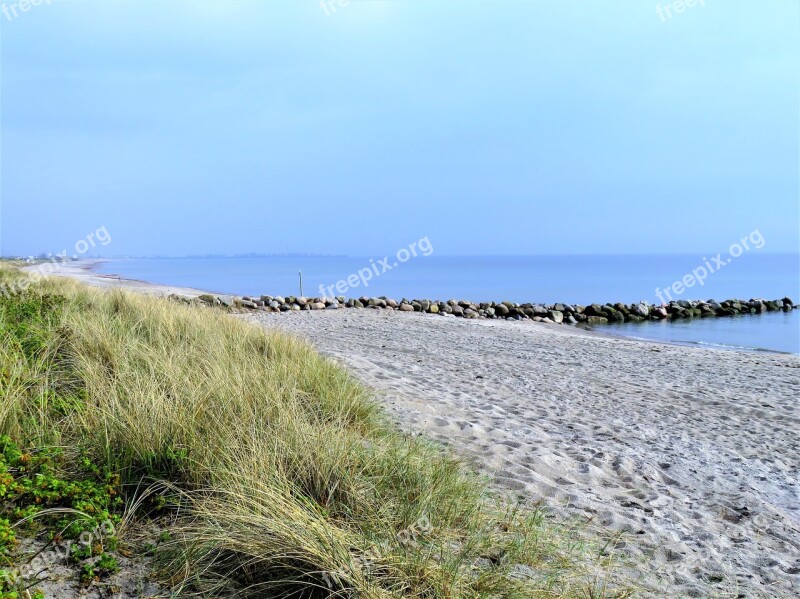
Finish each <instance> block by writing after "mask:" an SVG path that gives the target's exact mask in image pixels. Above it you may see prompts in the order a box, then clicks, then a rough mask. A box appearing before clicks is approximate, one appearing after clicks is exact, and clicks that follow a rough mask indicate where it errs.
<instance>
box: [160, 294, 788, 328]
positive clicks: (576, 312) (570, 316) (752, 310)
mask: <svg viewBox="0 0 800 599" xmlns="http://www.w3.org/2000/svg"><path fill="white" fill-rule="evenodd" d="M171 297H173V298H174V299H180V300H182V301H185V302H199V303H202V304H205V305H209V306H223V307H228V308H233V309H242V310H246V311H249V310H256V311H263V312H291V311H303V310H340V309H357V310H358V309H361V310H364V309H372V310H397V311H399V312H422V313H426V314H436V315H450V316H456V317H461V318H489V319H496V318H503V319H506V320H533V321H537V322H552V323H557V324H562V323H569V324H578V323H587V324H604V323H609V322H643V321H646V320H677V319H684V318H708V317H721V316H734V315H736V314H762V313H764V312H779V311H784V312H789V311H790V310H793V309H794V308H797V307H798V306H795V305H794V303H793V302H792V300H791V299H789V298H788V297H784V298H783V299H776V300H766V299H749V300H740V299H729V300H725V301H721V302H718V301H716V300H707V301H701V300H677V301H672V302H670V303H669V304H661V305H659V304H648V303H647V302H640V303H636V304H623V303H616V304H590V305H588V306H584V305H580V304H561V303H556V304H549V305H546V304H538V303H523V304H520V303H515V302H508V301H506V302H482V303H474V302H469V301H465V300H454V299H451V300H448V301H434V300H428V299H413V300H410V299H402V300H400V301H396V300H393V299H391V298H386V297H360V298H358V299H355V298H349V299H348V298H345V297H336V298H319V297H317V298H307V297H294V296H289V297H283V296H272V295H262V296H260V297H250V296H244V297H236V296H230V295H210V294H205V295H201V296H199V297H197V298H186V297H181V296H171Z"/></svg>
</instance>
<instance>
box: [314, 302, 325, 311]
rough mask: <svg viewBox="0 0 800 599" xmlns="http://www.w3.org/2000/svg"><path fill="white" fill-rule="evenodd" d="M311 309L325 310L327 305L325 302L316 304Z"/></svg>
mask: <svg viewBox="0 0 800 599" xmlns="http://www.w3.org/2000/svg"><path fill="white" fill-rule="evenodd" d="M311 309H312V310H324V309H325V304H324V303H323V302H314V303H313V304H311Z"/></svg>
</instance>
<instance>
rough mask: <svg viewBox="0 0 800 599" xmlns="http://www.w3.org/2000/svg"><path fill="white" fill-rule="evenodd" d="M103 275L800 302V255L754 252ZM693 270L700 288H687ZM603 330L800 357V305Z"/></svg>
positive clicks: (413, 260) (281, 288)
mask: <svg viewBox="0 0 800 599" xmlns="http://www.w3.org/2000/svg"><path fill="white" fill-rule="evenodd" d="M701 269H702V270H701ZM98 271H99V272H101V273H107V274H116V275H119V276H121V277H123V278H128V279H137V280H142V281H149V282H152V283H160V284H165V285H174V286H181V287H193V288H196V289H204V290H208V291H212V292H215V293H231V294H238V295H250V296H258V295H299V294H301V292H302V294H303V295H306V296H309V297H318V296H323V295H327V296H330V295H344V296H347V297H360V296H386V297H391V298H394V299H397V300H400V299H402V298H409V299H415V298H416V299H422V298H425V299H431V300H448V299H466V300H470V301H473V302H481V301H506V300H508V301H513V302H520V303H524V302H532V303H547V304H552V303H556V302H562V303H579V304H584V305H586V304H591V303H601V304H602V303H606V302H611V303H616V302H624V303H632V302H639V301H645V302H647V303H651V304H652V303H657V304H660V303H662V301H668V300H669V299H676V300H678V299H689V300H691V299H703V300H708V299H716V300H718V301H722V300H725V299H731V298H736V299H744V300H747V299H750V298H764V299H780V298H784V297H789V298H791V299H792V300H793V301H795V302H800V253H798V254H780V253H757V252H753V253H744V254H742V255H740V256H738V257H736V258H728V259H727V261H723V262H722V263H717V264H715V263H714V262H713V260H709V259H708V258H707V256H702V255H694V254H677V255H663V254H660V255H638V256H632V255H591V256H578V255H569V256H554V255H548V256H438V255H428V256H426V255H423V254H422V253H419V252H417V255H416V256H413V255H408V254H401V255H400V256H399V257H398V256H392V257H391V258H390V259H385V258H383V257H368V256H367V257H358V256H246V257H189V258H135V259H113V260H108V261H105V262H102V263H101V264H100V265H99V267H98ZM703 271H705V275H704V273H703ZM693 273H694V274H693ZM689 275H691V278H689V279H688V283H690V284H691V285H689V286H686V285H685V284H684V283H685V282H687V281H686V279H687V277H689ZM301 279H302V290H301ZM701 279H702V280H701ZM676 283H678V285H676ZM676 290H677V291H679V292H680V293H676ZM331 291H332V292H333V293H331ZM595 328H596V329H598V330H600V331H601V332H605V333H609V334H613V335H622V336H627V337H636V338H641V339H650V340H657V341H663V342H669V343H678V344H689V345H703V346H708V347H715V348H720V349H729V350H748V351H773V352H786V353H800V309H798V310H793V311H791V312H788V313H767V314H760V315H742V316H738V317H727V318H706V319H694V320H692V321H675V322H645V323H625V324H609V325H601V326H599V327H595Z"/></svg>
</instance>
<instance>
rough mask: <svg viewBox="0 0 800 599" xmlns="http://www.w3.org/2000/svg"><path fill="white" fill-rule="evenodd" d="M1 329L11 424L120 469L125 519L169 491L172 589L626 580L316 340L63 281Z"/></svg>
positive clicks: (37, 290) (616, 591)
mask: <svg viewBox="0 0 800 599" xmlns="http://www.w3.org/2000/svg"><path fill="white" fill-rule="evenodd" d="M21 276H24V275H22V274H21V273H19V272H18V271H16V270H14V269H12V268H9V267H0V283H8V282H11V281H13V280H16V279H18V278H19V277H21ZM0 336H1V337H2V343H1V344H0V395H1V396H2V401H0V435H8V436H9V437H10V438H11V439H13V440H14V442H15V443H17V444H19V445H20V446H24V447H31V448H44V447H55V446H57V447H60V448H62V450H63V451H64V453H65V454H67V455H70V454H72V455H81V456H88V459H89V460H91V461H92V462H93V463H95V464H97V465H98V467H101V468H102V471H103V472H109V473H115V475H118V476H119V477H120V480H121V485H122V488H123V489H124V490H125V491H124V493H123V496H124V498H125V502H126V504H127V507H126V508H125V512H126V517H127V514H130V513H131V512H136V511H137V509H136V508H139V507H141V506H144V505H153V502H152V501H145V500H143V498H142V495H141V490H142V489H146V488H149V489H150V490H149V491H148V492H149V493H151V494H156V495H158V496H159V498H160V499H161V503H160V504H159V505H160V506H161V508H160V509H161V513H162V514H164V513H166V514H169V517H168V521H169V523H170V524H169V535H168V537H169V538H168V540H167V541H165V542H164V543H163V544H161V545H160V547H159V551H158V553H157V567H156V573H157V574H158V575H159V576H160V579H161V580H162V581H163V582H164V583H165V584H166V585H168V587H169V589H170V591H171V592H172V593H173V594H175V595H176V596H201V597H309V598H311V597H367V598H372V597H375V598H383V597H386V598H389V597H418V598H423V597H425V598H429V597H430V598H433V597H437V598H438V597H441V598H454V597H510V598H513V597H519V598H523V597H604V596H625V595H626V594H627V591H626V590H624V589H620V588H619V587H618V586H617V585H615V584H614V580H615V576H616V575H615V571H614V568H613V565H614V563H613V562H614V560H613V551H612V555H611V556H609V555H608V551H607V550H606V549H607V548H604V545H603V543H604V542H603V541H602V540H601V539H598V540H597V543H595V542H592V541H591V540H588V541H587V540H586V537H587V536H590V535H586V534H583V533H582V531H577V530H575V529H573V528H570V527H565V526H564V525H562V524H557V523H555V522H554V521H553V520H551V519H550V518H549V517H548V516H547V515H546V514H545V513H543V512H542V511H541V510H538V509H534V508H526V507H522V506H519V505H516V504H514V503H513V502H511V501H509V500H507V499H506V498H504V497H502V496H500V495H497V494H494V493H492V492H490V491H489V489H488V487H487V485H486V484H485V481H483V479H481V478H479V477H478V476H477V475H475V474H474V473H472V472H471V471H470V469H469V468H468V467H466V466H465V464H464V463H463V462H462V461H461V460H460V459H459V458H458V457H457V456H455V455H453V453H452V452H450V451H449V450H447V449H446V448H443V447H441V446H439V445H437V444H434V443H432V442H429V441H427V440H425V439H424V438H421V437H417V436H412V435H407V434H404V433H402V432H401V431H399V430H398V429H397V428H396V427H395V426H394V425H392V424H391V423H390V422H389V421H388V419H387V417H386V416H385V414H384V413H383V412H382V410H381V409H380V408H379V407H378V405H377V404H376V403H375V402H374V401H373V399H372V397H371V396H370V394H369V392H368V390H367V389H365V388H364V387H363V386H362V385H361V384H359V383H358V382H357V381H356V380H355V379H354V378H353V377H352V376H350V375H349V374H348V373H347V371H345V370H344V369H343V368H341V367H340V366H338V365H337V364H335V363H334V362H333V361H331V360H329V359H326V358H324V357H322V356H320V355H319V354H318V353H317V352H315V351H314V350H313V349H312V348H311V347H310V346H309V345H308V344H307V343H305V342H302V341H300V340H297V339H295V338H292V337H289V336H287V335H284V334H278V333H272V332H267V331H265V330H263V329H260V328H258V327H255V326H252V325H249V324H247V323H244V322H241V321H239V320H237V319H235V318H232V317H230V316H229V315H227V314H225V313H224V312H222V311H221V310H216V309H213V308H201V307H192V306H185V305H182V304H180V303H177V302H173V301H170V300H168V299H160V298H153V297H146V296H142V295H135V294H132V293H129V292H124V291H119V290H114V291H103V290H98V289H92V288H89V287H86V286H83V285H80V284H78V283H75V282H72V281H66V280H61V279H58V280H57V279H47V280H44V281H41V282H37V283H35V284H34V285H31V286H30V287H29V288H28V289H27V290H25V291H23V292H21V293H18V294H15V295H10V296H8V297H0ZM147 511H148V510H145V509H144V508H142V509H141V513H140V514H139V515H138V516H136V514H134V516H136V517H139V518H142V519H145V518H147V517H148V514H147V513H146V512H147ZM150 515H152V514H150ZM578 538H581V539H583V540H581V541H577V540H576V539H578Z"/></svg>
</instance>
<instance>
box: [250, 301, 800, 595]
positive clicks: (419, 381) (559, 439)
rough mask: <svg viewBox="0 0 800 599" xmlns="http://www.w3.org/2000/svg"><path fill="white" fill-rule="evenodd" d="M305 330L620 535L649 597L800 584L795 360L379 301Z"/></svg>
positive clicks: (293, 321) (370, 378)
mask: <svg viewBox="0 0 800 599" xmlns="http://www.w3.org/2000/svg"><path fill="white" fill-rule="evenodd" d="M244 318H247V319H249V320H253V321H257V322H260V323H263V324H265V325H266V326H268V327H276V328H280V329H283V330H286V331H290V332H293V333H297V334H299V335H301V336H304V337H306V338H308V339H309V340H311V341H312V342H313V343H314V344H315V345H316V346H317V347H318V348H319V349H320V350H321V351H322V352H324V353H326V354H328V355H331V356H334V357H335V358H337V359H339V360H341V361H342V362H343V363H344V364H345V365H346V366H347V367H349V368H350V369H351V370H352V371H353V372H354V373H355V374H356V375H357V376H358V377H360V378H361V379H362V380H363V381H364V382H366V383H367V384H368V385H370V386H372V387H373V388H375V389H376V390H378V392H379V397H381V398H382V400H383V401H384V403H385V404H386V405H387V406H388V407H389V409H390V410H391V412H392V414H393V415H394V416H395V417H396V419H397V420H398V421H399V422H400V423H401V425H402V426H404V427H405V428H407V429H411V430H414V431H424V432H425V433H426V434H428V435H430V436H432V437H434V438H437V439H440V440H442V441H444V442H446V443H448V444H450V445H452V446H453V447H454V448H455V449H456V450H457V451H459V452H460V453H462V454H464V455H468V456H471V457H472V458H473V459H474V461H475V463H476V464H477V465H478V466H479V467H481V468H482V469H484V471H486V472H489V473H490V474H491V475H492V476H493V477H494V479H495V480H496V482H497V483H498V484H499V485H500V486H502V487H503V488H505V489H509V490H513V491H515V492H518V493H519V494H520V495H521V496H522V497H523V498H524V499H525V500H527V501H542V502H543V503H544V504H546V505H548V506H550V507H552V508H553V509H555V510H556V511H557V512H559V513H561V514H562V515H569V516H574V515H576V514H580V515H587V516H591V517H593V518H594V521H595V522H599V523H600V524H602V525H604V526H607V527H609V528H612V529H615V530H619V531H624V532H625V533H626V534H625V536H624V537H623V539H624V541H625V543H626V546H625V547H624V549H623V551H625V552H626V554H627V556H629V557H631V558H633V559H635V560H636V561H637V562H638V564H639V566H638V567H637V570H638V574H637V576H640V577H641V579H640V580H639V583H640V584H641V585H643V587H644V588H645V589H648V590H646V591H645V594H646V595H650V596H661V597H663V596H669V597H676V596H689V597H713V596H718V597H728V596H734V597H735V596H742V597H796V596H800V483H799V482H798V465H799V464H800V412H798V399H799V398H800V356H790V355H779V354H767V353H733V352H724V351H718V350H710V349H702V348H689V347H679V346H670V345H663V344H656V343H646V342H639V341H634V340H626V339H617V338H608V337H603V336H599V335H592V334H582V333H581V332H580V331H577V330H576V329H574V328H571V327H567V326H558V325H548V324H537V323H532V322H521V323H520V322H504V321H502V322H501V321H474V320H464V319H456V318H445V317H441V316H433V315H422V314H416V313H411V314H407V313H406V314H401V313H397V312H389V311H382V310H337V311H320V312H295V313H285V314H268V313H260V314H254V315H247V316H244Z"/></svg>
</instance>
